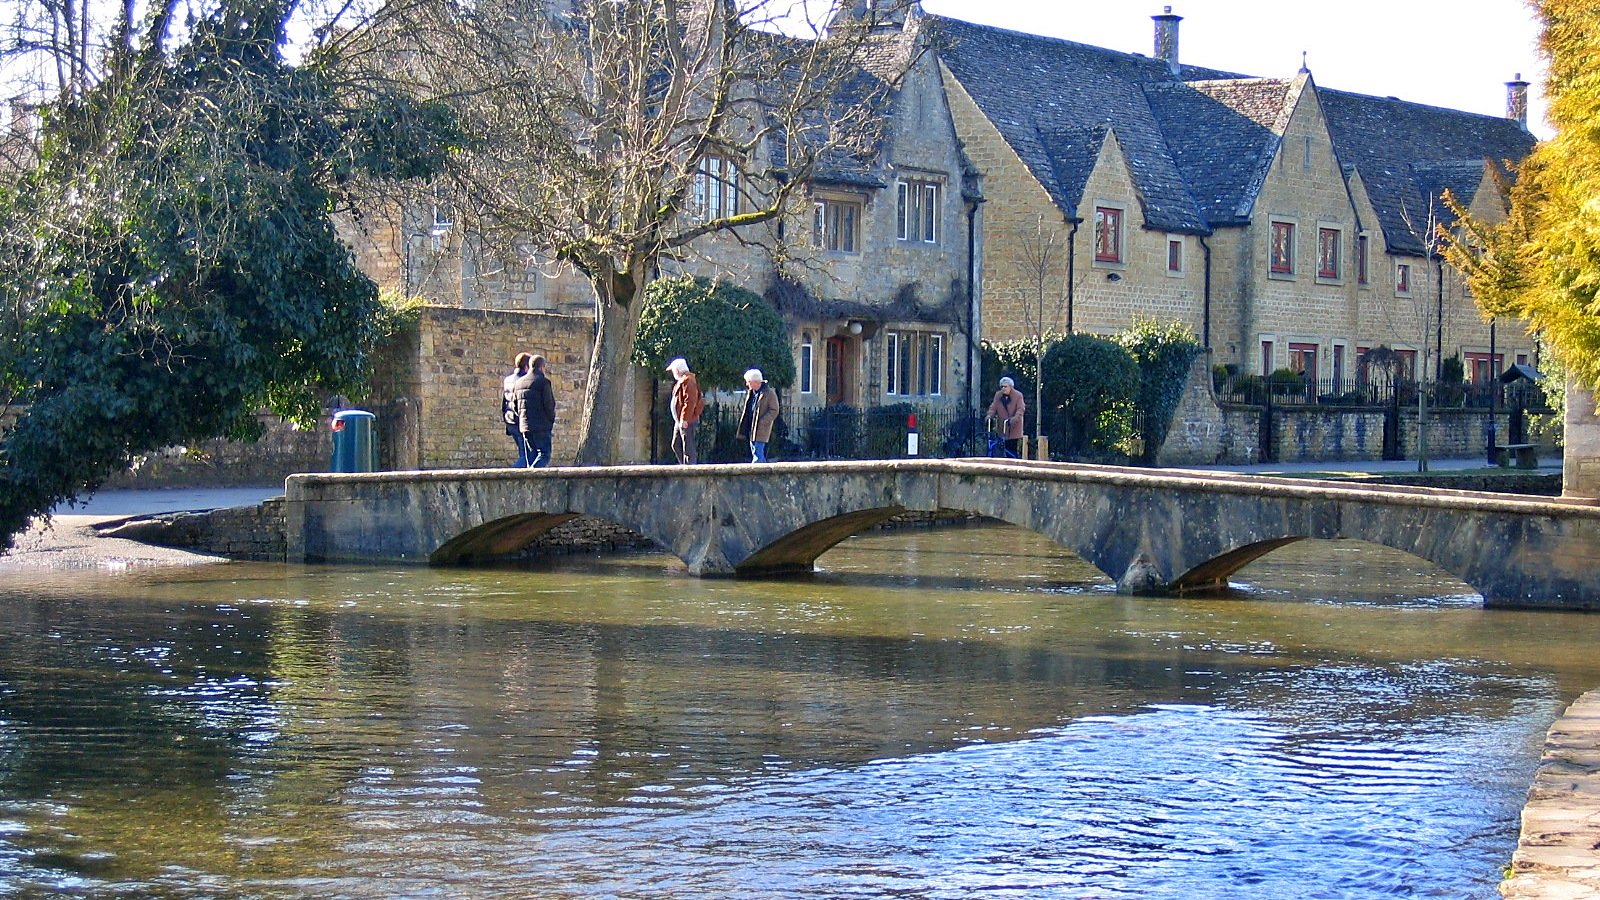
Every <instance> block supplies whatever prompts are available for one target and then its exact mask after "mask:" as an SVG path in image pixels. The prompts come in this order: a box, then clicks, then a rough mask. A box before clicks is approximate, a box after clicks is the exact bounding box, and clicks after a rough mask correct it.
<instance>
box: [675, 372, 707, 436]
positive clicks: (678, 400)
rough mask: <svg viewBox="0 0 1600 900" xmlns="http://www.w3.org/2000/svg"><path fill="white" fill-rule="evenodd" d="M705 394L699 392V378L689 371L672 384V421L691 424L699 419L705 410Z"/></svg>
mask: <svg viewBox="0 0 1600 900" xmlns="http://www.w3.org/2000/svg"><path fill="white" fill-rule="evenodd" d="M705 408H706V401H705V396H704V395H703V394H701V393H700V380H699V379H698V378H695V377H694V373H693V372H690V373H688V374H687V375H684V376H683V378H681V379H679V381H678V383H677V384H674V385H673V386H672V421H674V422H678V423H680V424H683V425H691V424H693V423H695V422H698V421H700V414H701V413H703V412H705Z"/></svg>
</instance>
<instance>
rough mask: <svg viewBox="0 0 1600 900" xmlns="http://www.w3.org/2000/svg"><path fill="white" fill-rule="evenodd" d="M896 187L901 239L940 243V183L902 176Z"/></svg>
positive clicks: (896, 206) (896, 204) (896, 208)
mask: <svg viewBox="0 0 1600 900" xmlns="http://www.w3.org/2000/svg"><path fill="white" fill-rule="evenodd" d="M895 188H896V193H895V210H896V214H897V217H898V221H899V230H898V236H899V238H900V240H902V241H919V242H921V243H924V244H937V243H939V183H938V182H936V181H921V180H916V179H902V180H901V181H900V182H898V183H897V184H896V185H895Z"/></svg>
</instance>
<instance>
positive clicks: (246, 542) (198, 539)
mask: <svg viewBox="0 0 1600 900" xmlns="http://www.w3.org/2000/svg"><path fill="white" fill-rule="evenodd" d="M283 505H284V499H283V498H282V497H274V498H272V499H270V500H265V501H263V502H262V503H261V505H260V506H230V507H227V508H225V509H211V510H206V511H204V512H179V513H164V514H161V515H155V516H147V517H141V518H136V519H131V520H127V519H124V520H120V521H116V522H111V523H109V524H108V525H105V526H99V527H98V530H100V531H101V533H102V534H105V535H108V536H111V537H119V538H127V539H128V540H133V541H142V542H144V543H147V544H155V545H157V546H161V547H177V548H179V549H182V550H193V551H195V552H197V553H206V554H210V555H213V556H226V557H228V558H229V559H246V560H258V561H262V562H283V561H284V559H285V557H286V555H287V548H288V542H287V540H286V539H285V536H284V524H285V521H286V520H285V516H284V509H283Z"/></svg>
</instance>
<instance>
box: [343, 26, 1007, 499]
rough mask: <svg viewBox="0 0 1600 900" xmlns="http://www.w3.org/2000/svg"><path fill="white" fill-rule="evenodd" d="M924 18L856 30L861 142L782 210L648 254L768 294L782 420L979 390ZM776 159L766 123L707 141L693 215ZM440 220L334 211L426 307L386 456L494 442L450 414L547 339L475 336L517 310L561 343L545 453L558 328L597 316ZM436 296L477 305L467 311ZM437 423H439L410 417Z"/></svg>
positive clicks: (732, 200)
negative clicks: (870, 110) (785, 374)
mask: <svg viewBox="0 0 1600 900" xmlns="http://www.w3.org/2000/svg"><path fill="white" fill-rule="evenodd" d="M860 12H862V11H860V10H858V11H854V12H853V11H850V10H846V11H845V12H844V13H843V14H842V15H841V18H840V19H839V20H838V21H836V22H835V23H834V24H835V26H836V27H842V26H848V25H850V24H851V16H852V15H855V14H859V13H860ZM920 18H921V17H920V16H919V14H918V12H917V11H916V10H914V9H913V10H912V11H911V12H910V13H895V14H892V15H888V16H882V17H881V21H879V22H878V24H876V25H875V26H873V27H874V29H875V31H876V32H877V33H875V34H874V35H872V37H871V39H870V41H869V42H868V53H867V54H866V57H865V58H864V59H863V69H864V71H863V73H862V77H864V78H868V79H877V80H878V81H879V82H881V83H883V84H884V85H886V86H887V87H888V101H887V106H886V109H885V117H884V121H883V123H882V128H881V132H880V134H879V135H878V137H877V139H876V140H875V142H874V145H873V147H872V148H871V150H870V152H868V153H866V154H862V155H853V156H851V157H850V158H829V159H827V160H825V163H824V165H822V166H820V167H818V168H817V169H816V171H815V172H814V173H813V175H812V177H811V178H810V181H809V184H808V186H807V189H806V190H805V191H804V192H803V195H804V200H803V202H802V203H800V204H798V205H797V208H795V209H794V210H793V211H792V213H791V214H790V215H789V216H787V217H785V218H783V219H780V220H777V221H774V222H769V223H765V224H763V225H759V226H754V227H751V228H749V229H747V230H745V231H743V232H741V234H739V235H737V236H734V235H730V234H725V233H713V234H710V235H706V236H705V237H702V238H700V239H699V240H697V241H696V242H695V243H693V244H692V245H690V247H688V248H686V250H685V251H683V252H680V253H679V254H678V255H677V256H675V257H673V258H670V259H663V260H662V261H661V264H660V272H659V274H661V275H672V274H679V273H688V274H694V275H702V276H706V277H710V278H713V279H720V280H727V281H730V282H732V283H734V284H737V285H740V286H742V287H746V288H749V289H751V290H753V291H755V292H757V293H760V294H763V295H765V296H766V297H767V298H768V299H769V301H770V302H772V303H773V304H774V305H775V306H776V307H777V308H778V309H779V311H780V312H781V313H782V314H783V317H784V319H785V322H786V323H787V325H788V327H789V331H790V339H791V346H792V349H793V352H794V358H795V363H796V370H797V373H798V374H797V379H796V383H795V384H794V385H793V386H792V387H791V388H790V389H788V390H786V391H784V392H783V402H784V405H785V409H786V413H787V415H788V417H789V421H790V423H791V427H798V426H800V425H802V424H803V422H804V420H805V417H806V416H807V415H808V413H809V412H811V411H813V410H816V409H818V408H820V407H823V406H826V405H831V404H848V405H850V406H854V407H871V406H877V405H882V404H887V403H899V402H914V403H917V404H918V405H924V406H926V405H933V406H939V407H947V408H955V407H965V406H967V405H970V403H971V402H973V398H974V397H975V396H976V392H977V390H978V385H977V383H976V378H975V376H974V373H975V372H976V370H977V361H976V345H977V340H976V329H977V315H976V310H977V309H978V305H979V297H978V295H977V288H976V279H975V278H974V277H973V273H974V270H975V262H974V260H975V249H976V245H975V241H974V240H973V235H974V234H975V226H976V223H977V221H978V219H979V209H980V200H981V198H980V197H979V196H978V195H977V193H976V189H975V182H976V178H975V173H974V171H973V170H972V169H971V167H970V166H969V165H968V164H967V163H966V161H965V159H964V157H963V156H962V154H961V151H960V148H959V145H958V142H957V139H956V132H955V125H954V121H953V119H952V117H951V114H950V111H949V108H948V106H947V105H946V103H945V91H944V88H943V80H942V76H941V73H940V67H939V63H938V60H937V58H936V56H935V55H933V54H931V53H929V52H927V48H928V45H927V35H926V32H925V31H924V30H923V29H922V27H921V22H920ZM782 158H783V148H782V146H781V142H779V141H776V140H775V141H770V142H768V146H766V147H764V148H761V149H758V150H757V151H756V152H755V153H754V154H752V155H751V158H749V159H732V158H728V157H725V156H722V155H718V154H711V155H708V156H707V158H706V159H705V160H704V161H703V163H702V165H701V171H700V175H699V177H698V178H697V180H696V183H695V185H694V188H693V196H692V197H691V198H690V207H691V212H690V213H689V214H691V215H693V214H695V212H694V210H699V211H700V212H701V213H710V214H714V215H725V214H733V213H738V212H743V211H747V210H748V209H750V208H752V206H753V204H754V203H756V202H759V201H760V200H761V199H762V198H761V196H760V195H759V193H757V192H759V190H760V185H761V183H762V181H763V179H765V178H768V177H771V174H772V172H774V171H776V170H777V169H779V168H781V161H782ZM454 218H455V217H454V216H453V215H452V214H451V206H450V204H449V202H448V200H447V199H446V198H443V197H440V198H437V199H436V200H434V201H432V202H421V203H418V202H416V201H414V200H413V201H409V202H398V201H396V202H379V203H375V204H372V205H370V207H368V208H366V209H363V211H362V216H361V217H360V220H359V221H356V220H353V219H352V220H350V221H349V222H348V223H347V225H348V227H347V228H346V235H347V238H348V240H349V241H350V243H351V245H352V246H353V247H354V248H355V250H356V253H357V257H358V260H359V262H360V264H361V266H362V267H363V269H364V270H365V271H367V272H368V273H369V274H370V275H372V276H373V277H374V279H375V280H376V281H378V283H379V285H380V286H381V287H385V288H389V289H392V290H396V291H398V292H401V293H404V294H407V295H412V296H420V297H423V298H425V299H426V300H427V301H429V303H430V304H434V305H436V306H437V307H438V309H436V310H432V311H430V312H429V313H427V314H425V315H424V321H423V325H422V328H423V330H424V332H425V333H424V334H423V335H422V336H421V337H419V338H417V339H415V340H414V341H410V342H408V344H407V347H406V349H403V350H402V351H401V353H400V356H399V357H398V358H392V359H390V360H388V361H387V363H386V367H388V368H390V369H392V370H404V369H408V368H409V369H414V370H415V371H416V372H417V373H418V374H417V376H416V377H411V378H404V379H402V378H398V377H392V378H388V379H387V380H386V381H387V384H388V385H390V386H391V388H392V389H394V390H400V392H401V393H403V394H405V396H404V397H403V398H401V399H403V400H404V403H402V405H401V407H400V412H399V413H398V418H401V419H403V420H405V421H407V422H410V423H412V424H411V425H409V426H407V430H406V431H405V433H403V434H398V435H395V436H394V437H393V439H392V440H391V441H390V443H399V444H401V445H403V446H405V447H410V448H413V451H412V452H408V453H404V454H402V456H401V458H397V459H395V460H394V461H393V462H394V464H395V465H399V466H409V465H415V466H418V467H423V468H429V467H441V466H461V465H485V464H491V463H494V462H495V461H497V460H498V459H499V457H500V456H502V455H503V447H502V446H501V444H503V443H505V441H504V436H503V435H499V436H498V437H497V436H496V428H495V427H494V422H493V420H492V417H482V416H479V417H476V418H475V417H473V416H471V415H465V414H462V411H463V410H481V409H482V408H487V407H486V405H485V404H486V402H487V401H486V400H485V399H484V398H487V397H493V396H498V390H499V383H500V378H501V376H502V375H503V374H504V369H505V368H506V367H507V361H508V360H509V356H508V355H507V354H508V353H509V352H510V351H512V350H514V349H516V348H518V347H526V348H527V349H529V350H531V351H533V352H541V351H542V349H543V347H542V345H538V346H536V345H534V344H531V343H528V342H527V341H523V340H522V339H521V337H520V336H518V335H512V336H502V335H495V334H489V333H484V334H481V335H478V336H477V338H474V337H473V336H472V334H471V333H470V332H471V330H472V329H473V328H476V327H486V328H487V327H518V328H522V327H526V328H528V329H531V330H530V331H529V334H538V335H541V340H543V341H545V342H546V343H548V344H549V345H550V346H551V347H553V348H558V349H559V350H560V351H561V352H562V361H563V362H564V363H565V364H564V365H561V366H558V367H556V368H555V370H554V371H552V380H553V381H554V384H555V388H556V392H557V396H558V400H560V399H561V398H570V400H568V401H562V403H563V407H565V404H566V403H568V402H570V404H571V405H572V408H571V409H570V411H569V410H567V409H565V408H563V409H561V410H560V411H559V412H558V422H557V432H556V435H555V451H556V456H557V458H558V459H560V458H561V457H563V456H569V457H570V454H571V452H572V451H573V450H574V449H575V447H576V440H577V436H576V434H575V431H574V429H575V428H576V426H577V420H578V414H577V404H578V403H579V402H580V400H581V396H582V391H583V390H584V384H583V379H585V378H586V375H587V372H586V368H587V355H586V354H585V353H576V352H574V349H575V344H574V341H575V340H576V341H577V342H579V343H580V344H581V342H582V341H583V340H584V339H585V338H587V337H588V336H590V335H592V333H593V315H594V298H593V295H592V293H591V292H590V289H589V286H588V283H587V282H586V281H585V280H584V279H583V278H582V277H581V276H579V275H578V274H577V273H575V272H573V271H571V270H570V269H568V268H566V267H565V266H562V265H559V264H556V263H554V262H552V261H549V260H545V259H542V258H541V257H540V256H539V255H538V254H537V253H534V252H531V251H528V250H527V249H525V248H509V252H508V248H505V247H491V246H488V245H487V244H486V243H485V242H483V241H481V240H479V239H478V238H477V237H476V236H475V235H472V234H470V233H464V230H463V229H462V228H460V227H458V226H457V225H456V223H455V221H454ZM447 309H450V310H478V311H482V312H483V313H485V314H486V315H481V316H476V317H473V316H466V317H463V316H461V315H459V314H454V313H449V312H447V311H446V310H447ZM512 312H521V313H529V314H536V315H534V317H533V318H529V317H528V316H520V317H519V316H515V315H509V314H510V313H512ZM516 323H523V324H522V325H517V324H516ZM464 329H465V330H464ZM489 348H495V351H494V352H491V351H490V349H489ZM440 353H448V354H450V355H449V356H446V357H443V358H441V357H439V356H437V354H440ZM496 354H497V355H496ZM480 357H481V358H480ZM690 362H691V364H693V363H694V361H693V360H691V361H690ZM659 378H661V375H660V374H659V373H645V372H638V373H636V379H637V384H636V385H635V389H634V391H633V397H634V400H633V404H632V408H631V409H630V410H629V414H628V416H627V418H626V421H624V422H622V423H619V427H621V428H622V429H623V432H624V457H625V458H626V459H632V460H642V459H646V458H648V457H649V455H650V440H651V427H650V420H651V418H652V416H653V412H652V407H653V404H658V403H660V402H661V394H662V390H663V388H662V386H661V385H659V384H656V381H657V379H659ZM394 401H395V398H390V397H387V396H386V397H384V398H380V402H383V403H392V402H394ZM440 429H445V430H447V431H448V432H449V434H443V433H438V434H422V433H421V432H427V431H430V430H432V431H438V430H440Z"/></svg>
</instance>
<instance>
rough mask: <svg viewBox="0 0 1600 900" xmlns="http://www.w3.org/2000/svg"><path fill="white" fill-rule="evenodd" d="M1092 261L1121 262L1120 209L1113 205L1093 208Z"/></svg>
mask: <svg viewBox="0 0 1600 900" xmlns="http://www.w3.org/2000/svg"><path fill="white" fill-rule="evenodd" d="M1094 261H1095V262H1112V263H1119V262H1122V210H1120V209H1117V208H1116V207H1114V206H1096V207H1095V208H1094Z"/></svg>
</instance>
